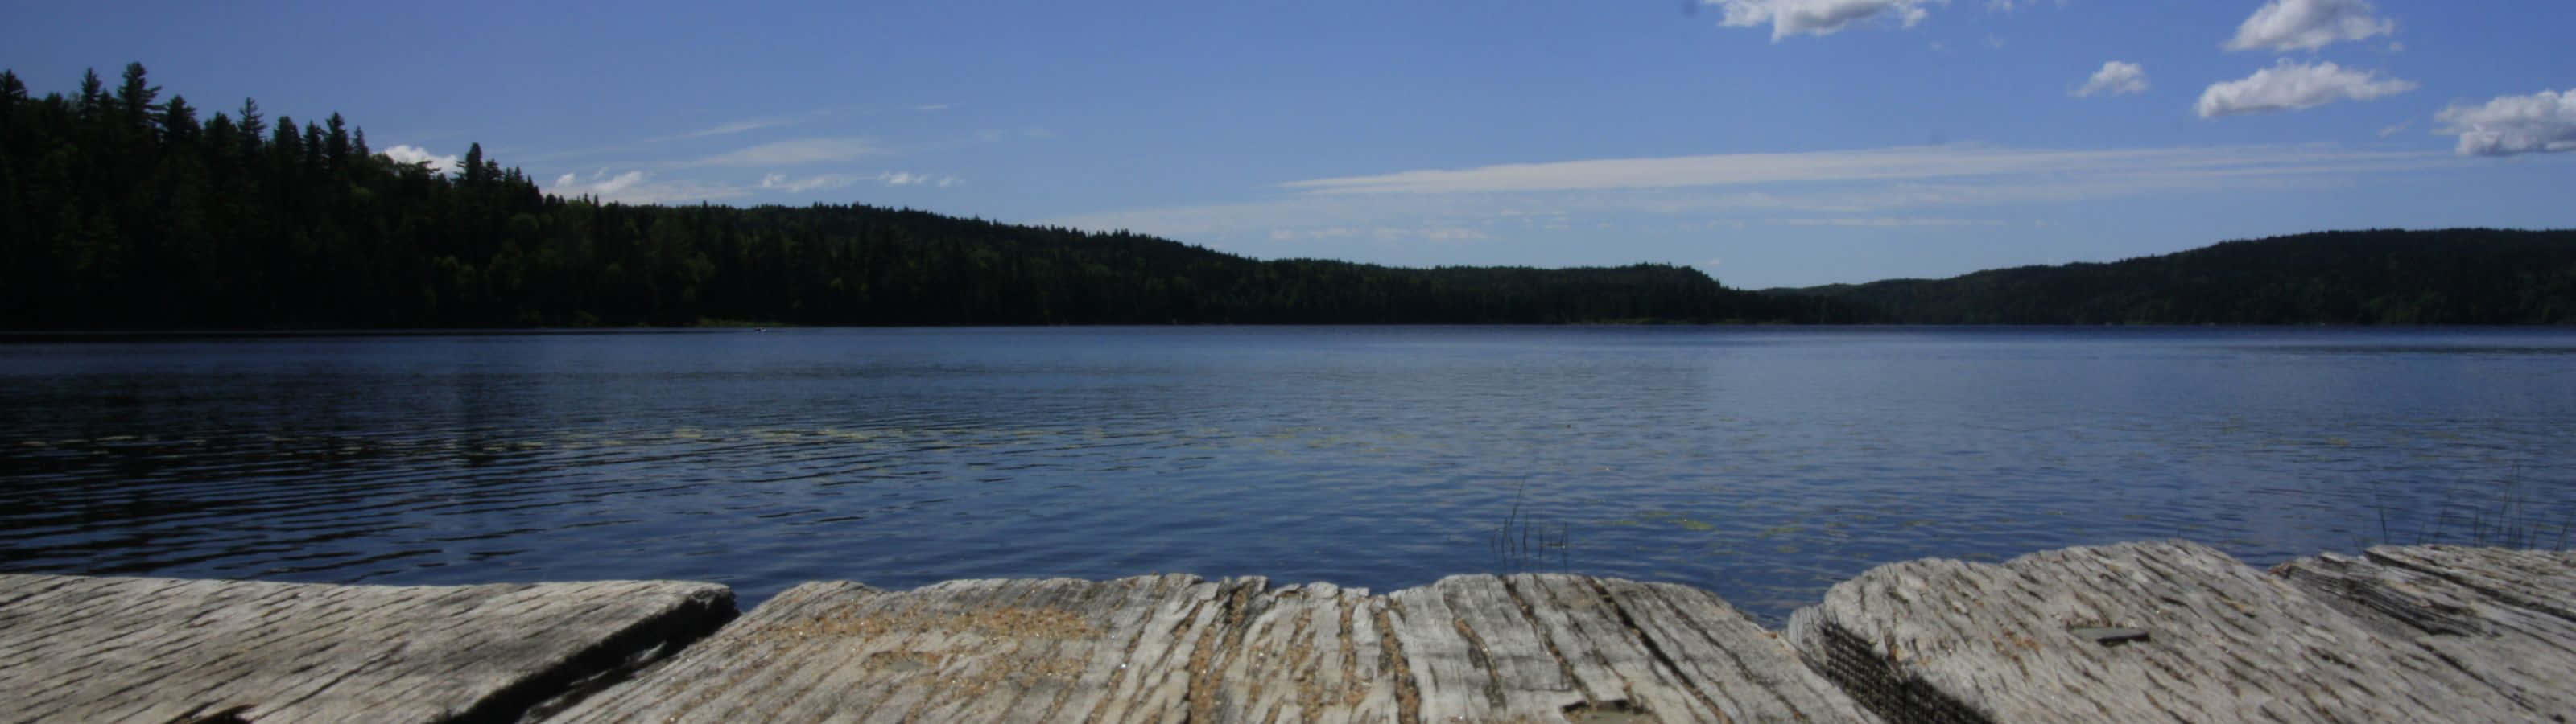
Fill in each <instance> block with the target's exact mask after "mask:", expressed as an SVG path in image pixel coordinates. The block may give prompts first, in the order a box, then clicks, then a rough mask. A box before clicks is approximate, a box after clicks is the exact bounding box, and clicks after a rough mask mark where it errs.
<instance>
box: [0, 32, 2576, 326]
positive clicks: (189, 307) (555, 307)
mask: <svg viewBox="0 0 2576 724" xmlns="http://www.w3.org/2000/svg"><path fill="white" fill-rule="evenodd" d="M459 165H460V168H457V169H454V170H453V171H444V170H435V169H432V168H431V167H430V166H428V165H426V164H424V163H403V162H398V161H395V160H393V159H391V158H389V157H386V156H384V155H380V154H377V153H375V152H373V151H372V150H370V149H369V148H368V145H367V135H366V131H364V130H362V129H359V128H357V127H356V126H354V125H352V124H350V123H349V122H347V121H346V120H345V119H343V118H341V117H340V116H339V115H338V114H332V115H331V116H329V117H328V119H327V120H324V121H322V122H319V123H315V122H305V123H298V122H296V120H295V119H293V118H291V117H288V116H285V115H279V116H278V117H277V118H276V119H275V120H274V121H271V120H269V119H268V118H267V117H266V116H265V115H264V114H263V113H262V111H261V110H260V108H259V104H258V103H256V102H254V101H251V100H247V99H245V100H243V101H242V102H241V104H240V106H239V107H238V108H237V109H235V110H232V111H229V112H216V113H213V114H211V116H209V117H206V118H202V119H201V118H199V111H198V109H197V108H196V107H195V106H194V105H192V104H190V103H189V102H188V101H187V99H186V98H184V97H182V96H179V95H175V94H174V95H171V96H169V97H168V98H167V99H166V100H164V99H163V98H162V96H161V90H160V89H159V88H157V87H154V86H152V85H151V84H150V83H149V82H148V80H147V79H146V77H145V71H144V68H143V67H142V66H141V65H139V64H137V65H128V66H126V68H125V73H124V76H123V78H122V79H121V82H120V83H119V84H117V85H116V86H115V87H114V88H109V87H107V85H106V84H105V83H104V82H102V81H101V79H100V78H99V77H98V75H97V74H96V73H95V72H92V73H89V74H87V75H85V76H84V77H83V78H82V79H81V81H80V85H79V86H78V90H77V91H76V92H75V93H73V94H70V95H65V94H62V93H52V94H47V95H45V96H43V97H41V98H37V97H32V96H31V95H30V94H29V92H28V90H27V87H26V85H25V84H24V83H23V82H22V81H21V80H20V79H19V78H18V77H17V75H16V74H15V73H14V72H6V71H0V328H8V329H34V330H46V329H52V330H86V329H313V328H355V329H373V328H402V327H527V326H594V325H639V324H650V325H686V324H701V323H707V322H710V321H717V322H739V323H756V324H816V325H827V324H866V325H881V324H882V325H899V324H1195V323H1238V324H1271V323H1308V324H1377V323H1432V324H1488V323H1590V322H1803V323H1819V322H1821V323H1833V324H1883V323H1900V324H1962V323H1964V324H2458V323H2478V324H2571V323H2576V232H2569V231H2551V232H2524V231H2495V230H2483V229H2458V230H2448V231H2422V232H2409V231H2367V232H2329V233H2317V234H2306V235H2300V236H2291V237H2281V238H2274V239H2264V240H2257V241H2238V242H2228V243H2224V244H2219V245H2216V246H2212V247H2207V248H2203V249H2196V250H2192V251H2187V252H2181V253H2176V254H2168V255H2164V256H2155V257H2146V258H2140V259H2130V260H2126V261H2120V262H2115V263H2108V264H2070V265H2064V266H2055V267H2022V268H2016V269H1999V270H1992V271H1984V272H1978V273H1974V274H1969V275H1966V276H1961V277H1955V278H1951V279H1940V280H1919V279H1902V280H1890V281H1881V282H1873V283H1869V284H1859V285H1833V286H1824V287H1810V288H1804V289H1780V290H1769V291H1766V292H1762V293H1755V292H1748V291H1740V290H1734V289H1728V288H1726V287H1723V286H1720V285H1719V284H1718V283H1717V281H1716V280H1714V279H1711V278H1709V277H1708V276H1707V275H1706V274H1703V273H1700V272H1699V271H1697V270H1693V269H1689V268H1684V267H1677V266H1669V265H1658V264H1639V265H1634V266H1626V267H1616V268H1578V269H1530V268H1516V267H1515V268H1495V267H1444V268H1436V269H1414V268H1398V267H1383V266H1374V265H1367V264H1354V263H1348V262H1337V261H1324V260H1311V259H1289V260H1275V261H1262V260H1254V259H1249V258H1245V257H1240V256H1234V255H1230V254H1225V253H1221V252H1216V251H1212V250H1209V249H1206V248H1202V247H1197V246H1191V245H1187V244H1182V243H1180V242H1175V241H1171V240H1167V239H1159V238H1154V237H1150V236H1143V235H1138V234H1131V233H1124V232H1120V233H1094V232H1084V231H1077V230H1073V229H1063V228H1044V227H1029V226H1015V225H1008V224H1001V223H994V222H987V221H981V220H975V219H961V218H955V217H949V216H941V215H938V214H932V213H928V212H922V211H912V210H900V209H886V208H878V207H871V206H863V205H815V206H808V207H797V208H791V207H781V206H760V207H753V208H733V207H726V206H708V205H698V206H655V205H628V204H620V203H613V202H601V201H599V200H597V199H592V198H573V199H565V198H560V197H556V196H552V195H548V194H546V193H544V192H543V191H541V190H540V189H539V188H538V186H537V185H536V183H535V182H534V181H533V180H531V179H530V178H528V177H527V175H526V174H524V173H521V172H520V171H519V170H518V169H515V168H505V167H503V166H502V165H501V164H500V163H499V162H497V161H496V160H494V159H489V158H485V157H484V155H483V152H482V147H481V146H480V145H476V146H474V147H472V148H471V149H470V150H468V151H467V153H466V155H465V157H464V158H463V160H462V163H461V164H459Z"/></svg>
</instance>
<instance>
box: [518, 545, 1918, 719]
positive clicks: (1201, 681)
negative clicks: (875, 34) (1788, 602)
mask: <svg viewBox="0 0 2576 724" xmlns="http://www.w3.org/2000/svg"><path fill="white" fill-rule="evenodd" d="M1620 717H1625V718H1626V719H1627V720H1640V721H1657V720H1661V721H1726V720H1733V721H1793V720H1809V721H1871V720H1874V717H1872V716H1871V715H1869V714H1868V713H1867V712H1865V711H1863V710H1862V709H1860V707H1859V705H1858V704H1856V703H1855V702H1853V701H1852V700H1851V699H1850V698H1849V697H1847V696H1844V695H1843V694H1842V693H1841V692H1839V691H1837V690H1835V689H1834V688H1833V687H1832V686H1831V685H1830V684H1829V683H1827V682H1826V681H1825V680H1824V678H1823V677H1821V676H1818V675H1816V674H1815V673H1813V672H1811V671H1809V670H1807V669H1806V668H1805V667H1803V666H1801V665H1800V664H1799V663H1798V660H1797V657H1796V654H1795V652H1793V651H1791V650H1790V649H1789V648H1788V647H1787V645H1786V644H1783V643H1782V642H1780V641H1779V640H1778V638H1777V637H1776V636H1774V635H1772V634H1770V633H1768V632H1765V631H1763V630H1761V628H1760V627H1758V626H1756V625H1754V624H1753V622H1752V621H1751V620H1749V619H1747V618H1745V617H1744V616H1743V615H1741V614H1739V613H1737V612H1736V611H1735V610H1734V609H1732V608H1729V607H1727V606H1726V604H1725V603H1724V602H1722V601H1719V600H1718V599H1717V597H1715V596H1712V595H1709V594H1707V593H1706V592H1702V591H1697V590H1695V589H1689V588H1685V587H1681V586H1671V585H1664V584H1639V583H1631V582H1627V581H1617V580H1610V579H1595V578H1589V577H1582V576H1567V575H1519V576H1512V577H1510V578H1497V577H1494V576H1455V577H1451V578H1447V579H1443V580H1441V581H1440V582H1438V583H1435V584H1433V585H1430V586H1425V587H1421V588H1415V589H1407V590H1404V591H1397V592H1395V593H1393V594H1389V595H1387V596H1383V597H1379V596H1370V595H1368V592H1367V591H1365V590H1357V589H1345V588H1340V587H1337V586H1333V585H1330V584H1307V585H1292V586H1282V587H1278V588H1271V587H1269V586H1268V582H1267V581H1265V580H1263V579H1259V578H1246V579H1230V580H1225V581H1218V582H1207V581H1202V580H1199V579H1196V578H1191V577H1186V576H1155V577H1144V578H1129V579H1121V580H1115V581H1104V582H1099V583H1090V582H1083V581H1073V580H1066V579H1052V580H996V581H951V582H948V583H943V584H939V585H935V586H930V587H926V588H922V589H917V590H913V591H902V592H887V591H879V590H876V589H872V588H868V587H865V586H860V585H857V584H849V583H838V584H807V585H804V586H799V587H797V588H795V589H792V590H790V591H788V592H787V593H785V594H781V595H780V596H779V597H778V598H777V599H775V600H773V601H771V602H770V603H768V604H766V605H763V606H761V607H760V608H759V609H757V610H754V611H753V612H752V613H751V614H750V615H748V616H745V617H744V618H743V619H742V620H741V621H738V622H736V623H735V624H734V625H733V626H731V627H728V628H727V629H725V630H724V631H722V632H719V633H717V634H716V635H714V636H711V637H709V638H708V639H707V640H706V641H704V642H702V643H700V644H698V645H697V646H695V647H693V648H691V649H690V650H688V651H686V652H683V653H681V654H680V655H678V656H676V657H673V658H672V659H671V660H669V661H668V662H666V663H665V664H663V665H661V666H659V667H657V668H655V669H654V670H651V671H648V672H645V673H644V674H642V675H640V676H638V677H637V678H636V679H635V680H633V681H631V682H629V683H628V684H626V685H623V686H620V687H618V688H616V689H614V690H612V691H609V692H607V693H604V694H601V695H599V696H594V697H591V698H590V699H588V700H586V701H584V702H582V704H581V705H579V706H577V707H575V708H573V709H571V710H569V711H566V712H564V713H563V715H562V719H564V720H566V721H576V722H591V721H657V722H658V721H707V722H714V721H740V720H748V719H760V720H773V721H979V722H980V721H1002V722H1014V721H1094V722H1123V721H1184V720H1186V721H1201V722H1230V721H1242V722H1273V721H1313V722H1381V721H1414V722H1421V721H1567V720H1568V719H1577V720H1586V719H1594V718H1620Z"/></svg>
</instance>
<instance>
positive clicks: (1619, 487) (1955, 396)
mask: <svg viewBox="0 0 2576 724" xmlns="http://www.w3.org/2000/svg"><path fill="white" fill-rule="evenodd" d="M2571 451H2576V330H2556V329H2394V330H2388V329H2284V328H2268V329H2227V328H2222V329H2201V328H2192V329H2166V328H2151V329H2129V328H2104V329H2091V328H2031V329H2025V328H1965V329H1959V328H1859V329H1848V328H1770V327H1753V328H1727V327H1500V328H1494V327H1296V328H1243V327H1211V328H1042V329H1027V328H1013V329H785V330H769V331H766V332H762V331H755V330H687V331H619V332H601V333H533V334H530V333H500V334H415V335H378V336H361V335H346V336H340V335H322V336H232V337H165V338H143V337H118V336H95V337H71V338H50V339H36V340H32V341H29V340H21V341H17V342H13V343H8V344H0V570H5V571H12V572H60V573H84V574H155V575H170V576H186V577H238V578H261V579H272V580H287V581H315V582H343V583H357V582H365V583H406V584H421V583H440V584H445V583H481V582H495V581H538V580H567V579H597V578H676V579H693V580H707V581H717V582H722V583H726V584H730V585H732V586H734V587H735V589H736V590H737V591H738V592H739V593H740V595H741V596H742V597H743V599H744V602H745V604H746V606H747V605H748V604H750V603H752V602H756V601H758V600H761V599H763V598H766V597H768V596H769V595H772V594H774V593H776V592H778V591H779V590H781V589H783V588H785V587H787V586H790V585H793V584H795V583H798V582H801V581H806V580H815V579H851V580H857V581H862V582H866V583H869V584H873V585H877V586H881V587H895V588H904V587H912V586H918V585H922V584H926V583H930V582H934V581H939V580H944V579H950V578H965V577H988V576H1075V577H1083V578H1106V577H1116V576H1124V575H1133V574H1141V573H1151V572H1171V571H1177V572H1188V573H1196V574H1200V575H1203V576H1208V577H1217V576H1233V575H1266V576H1269V577H1271V578H1272V580H1273V581H1275V582H1296V581H1309V580H1325V581H1333V582H1337V583H1341V584H1345V585H1354V586H1365V587H1368V588H1372V589H1377V590H1380V591H1386V590H1393V589H1396V588H1401V587H1406V586H1413V585H1419V584H1423V583H1427V582H1430V581H1432V580H1434V579H1436V578H1438V577H1440V576H1442V575H1446V574H1453V573H1470V572H1506V571H1526V570H1570V571H1577V572H1584V573H1592V574H1600V575H1612V576H1622V577H1628V578H1637V579H1647V580H1660V581H1675V582H1681V583H1687V584H1691V585H1696V586H1700V587H1703V588H1707V589H1709V590H1712V591H1715V592H1717V593H1718V594H1720V595H1722V596H1724V597H1726V598H1727V599H1729V600H1730V601H1733V602H1735V603H1736V604H1737V605H1738V606H1740V607H1742V608H1744V609H1746V610H1747V611H1748V612H1750V613H1753V614H1755V615H1756V616H1758V617H1761V618H1764V619H1766V620H1768V621H1771V622H1774V623H1776V622H1777V620H1778V619H1779V618H1780V617H1782V616H1785V615H1786V614H1787V613H1788V611H1790V610H1791V609H1793V608H1795V607H1797V606H1800V605H1804V604H1807V603H1810V602H1813V601H1815V600H1817V599H1818V598H1819V597H1820V596H1821V595H1822V592H1823V590H1824V588H1825V587H1827V586H1829V585H1832V584H1833V583H1835V582H1837V581H1840V580H1843V579H1845V578H1847V577H1850V576H1852V575H1855V574H1858V573H1860V572H1861V571H1863V570H1865V569H1867V568H1869V567H1870V566H1873V565H1877V564H1880V563H1887V562H1893V561H1899V560H1905V559H1911V558H1918V557H1925V556H1945V557H1956V558H1965V559H1971V560H2000V559H2003V558H2008V557H2011V556H2014V555H2018V554H2021V553H2026V552H2030V551H2035V550H2041V549H2046V548H2054V547H2060V546H2068V545H2080V544H2090V543H2104V542H2112V541H2122V540H2133V539H2142V538H2160V537H2170V536H2183V537H2189V538H2192V539H2195V540H2199V541H2203V542H2207V543H2210V544H2212V545H2216V546H2218V547H2220V548H2222V549H2224V550H2227V551H2229V552H2230V553H2233V554H2235V555H2237V556H2239V557H2241V558H2244V559H2246V560H2247V561H2249V562H2252V563H2257V564H2268V563H2273V562H2278V561H2280V560H2284V559H2286V558H2289V557H2293V556H2298V555H2307V554H2311V553H2314V552H2317V551H2320V550H2351V549H2354V548H2355V547H2356V546H2359V545H2362V544H2366V543H2374V542H2380V541H2388V542H2399V543H2413V542H2418V541H2428V540H2447V541H2454V542H2466V541H2479V540H2482V541H2485V542H2498V541H2502V542H2521V543H2528V544H2535V545H2544V546H2547V547H2560V546H2564V545H2566V544H2567V543H2568V542H2570V541H2568V540H2567V539H2566V535H2567V528H2568V521H2569V520H2570V519H2571V515H2576V488H2571V485H2570V483H2571V481H2576V452H2571Z"/></svg>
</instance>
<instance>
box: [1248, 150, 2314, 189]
mask: <svg viewBox="0 0 2576 724" xmlns="http://www.w3.org/2000/svg"><path fill="white" fill-rule="evenodd" d="M2299 155H2301V154H2287V153H2255V154H2250V155H2249V154H2246V153H2244V152H2243V151H2242V149H2226V148H2144V149H2104V150H2085V151H2068V150H2052V149H2021V148H2009V147H2001V146H1989V145H1982V144H1949V145H1940V146H1900V147H1895V148H1879V149H1864V150H1853V151H1813V152H1804V153H1743V154H1724V155H1710V156H1669V157H1654V158H1619V159H1598V160H1587V161H1559V162H1552V163H1523V164H1502V165H1494V166H1479V167H1474V168H1465V169H1435V170H1420V171H1400V172H1396V173H1389V174H1378V175H1373V176H1342V177H1335V178H1322V179H1312V180H1305V181H1290V182H1288V183H1285V184H1281V186H1282V187H1285V188H1288V189H1291V190H1296V191H1301V192H1305V193H1309V194H1403V193H1417V194H1427V193H1488V192H1517V191H1573V190H1603V189H1649V188H1672V187H1686V186H1740V185H1752V184H1777V183H1792V182H1845V181H1897V180H1907V179H1937V178H1969V177H1984V176H2008V175H2024V176H2026V175H2035V174H2072V175H2084V176H2100V175H2106V174H2118V173H2124V172H2131V171H2137V170H2146V169H2173V168H2224V167H2244V166H2251V165H2260V164H2265V163H2283V162H2294V159H2293V157H2294V156H2299Z"/></svg>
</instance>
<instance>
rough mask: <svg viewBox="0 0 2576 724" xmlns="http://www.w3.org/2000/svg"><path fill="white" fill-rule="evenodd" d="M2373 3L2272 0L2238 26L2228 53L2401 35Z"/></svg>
mask: <svg viewBox="0 0 2576 724" xmlns="http://www.w3.org/2000/svg"><path fill="white" fill-rule="evenodd" d="M2377 12H2378V10H2377V9H2376V8H2373V7H2371V5H2370V0H2272V1H2271V2H2268V3H2264V4H2263V7H2260V8H2255V10H2254V14H2253V15H2252V16H2249V17H2247V18H2245V22H2244V23H2243V24H2240V25H2238V26H2236V36H2235V37H2232V38H2228V39H2227V43H2226V44H2224V45H2221V46H2219V47H2222V48H2226V49H2228V50H2316V49H2318V48H2323V47H2326V46H2328V45H2332V44H2334V43H2336V42H2338V41H2344V40H2361V39H2363V38H2368V37H2371V36H2376V35H2387V34H2389V33H2394V32H2397V23H2396V22H2395V21H2391V20H2387V19H2384V18H2380V17H2377V16H2376V15H2374V13H2377Z"/></svg>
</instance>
